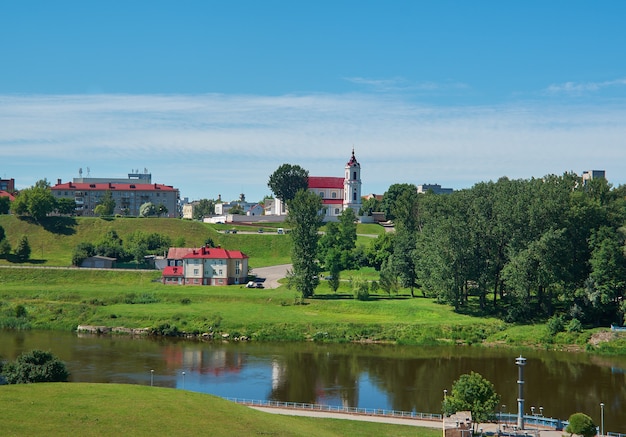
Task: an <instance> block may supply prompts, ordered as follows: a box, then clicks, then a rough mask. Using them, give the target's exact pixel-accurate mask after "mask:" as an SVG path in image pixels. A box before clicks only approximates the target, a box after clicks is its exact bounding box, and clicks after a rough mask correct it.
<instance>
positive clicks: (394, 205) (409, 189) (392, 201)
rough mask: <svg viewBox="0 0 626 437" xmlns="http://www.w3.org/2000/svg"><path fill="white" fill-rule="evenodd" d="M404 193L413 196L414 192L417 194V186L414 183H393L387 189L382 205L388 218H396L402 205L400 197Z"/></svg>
mask: <svg viewBox="0 0 626 437" xmlns="http://www.w3.org/2000/svg"><path fill="white" fill-rule="evenodd" d="M404 193H407V194H406V195H408V196H412V195H413V193H415V194H417V187H416V186H415V185H413V184H393V185H391V186H390V187H389V188H388V189H387V191H385V194H384V195H383V200H382V202H381V205H380V207H381V209H382V211H383V212H384V213H385V217H386V218H387V220H394V219H395V218H396V212H397V210H398V208H399V207H400V206H401V200H400V199H401V197H402V195H403V194H404Z"/></svg>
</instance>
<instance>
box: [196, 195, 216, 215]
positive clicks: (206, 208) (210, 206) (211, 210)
mask: <svg viewBox="0 0 626 437" xmlns="http://www.w3.org/2000/svg"><path fill="white" fill-rule="evenodd" d="M213 214H215V201H214V200H213V199H200V201H199V202H198V204H197V205H196V206H195V207H194V208H193V218H194V220H202V219H203V218H204V217H206V216H209V215H213Z"/></svg>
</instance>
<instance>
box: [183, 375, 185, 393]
mask: <svg viewBox="0 0 626 437" xmlns="http://www.w3.org/2000/svg"><path fill="white" fill-rule="evenodd" d="M184 389H185V372H183V390H184Z"/></svg>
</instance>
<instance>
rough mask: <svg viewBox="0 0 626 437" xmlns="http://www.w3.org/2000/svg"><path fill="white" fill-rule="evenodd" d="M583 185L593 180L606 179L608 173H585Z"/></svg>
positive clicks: (595, 171) (599, 171) (597, 171)
mask: <svg viewBox="0 0 626 437" xmlns="http://www.w3.org/2000/svg"><path fill="white" fill-rule="evenodd" d="M582 178H583V185H586V184H587V182H589V181H591V180H593V179H606V172H605V171H604V170H586V171H583V176H582Z"/></svg>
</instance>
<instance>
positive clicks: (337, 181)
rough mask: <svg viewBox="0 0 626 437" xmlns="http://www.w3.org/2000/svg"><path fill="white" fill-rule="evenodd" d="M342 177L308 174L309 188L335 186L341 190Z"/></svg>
mask: <svg viewBox="0 0 626 437" xmlns="http://www.w3.org/2000/svg"><path fill="white" fill-rule="evenodd" d="M343 182H344V179H343V178H337V177H331V176H309V189H320V188H335V189H341V190H343Z"/></svg>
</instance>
